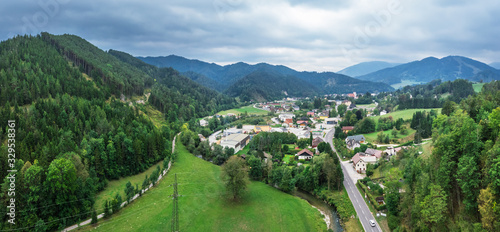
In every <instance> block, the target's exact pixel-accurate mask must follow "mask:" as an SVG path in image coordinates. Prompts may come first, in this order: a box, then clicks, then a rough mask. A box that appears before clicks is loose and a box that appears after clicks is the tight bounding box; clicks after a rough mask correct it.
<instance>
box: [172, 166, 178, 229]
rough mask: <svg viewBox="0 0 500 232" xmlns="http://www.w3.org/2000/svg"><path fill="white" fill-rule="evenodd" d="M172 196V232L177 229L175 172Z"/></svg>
mask: <svg viewBox="0 0 500 232" xmlns="http://www.w3.org/2000/svg"><path fill="white" fill-rule="evenodd" d="M172 197H173V200H174V202H173V204H172V232H177V231H179V203H178V198H179V194H178V193H177V173H176V174H175V182H174V194H172Z"/></svg>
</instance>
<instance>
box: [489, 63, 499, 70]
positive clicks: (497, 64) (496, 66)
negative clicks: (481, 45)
mask: <svg viewBox="0 0 500 232" xmlns="http://www.w3.org/2000/svg"><path fill="white" fill-rule="evenodd" d="M490 66H491V67H493V68H496V69H500V62H493V63H491V64H490Z"/></svg>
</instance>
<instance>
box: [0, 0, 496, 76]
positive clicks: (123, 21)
mask: <svg viewBox="0 0 500 232" xmlns="http://www.w3.org/2000/svg"><path fill="white" fill-rule="evenodd" d="M498 12H500V1H498V0H482V1H466V0H418V1H417V0H354V1H347V0H309V1H299V0H271V1H264V0H166V1H165V0H149V1H144V0H143V1H139V0H85V1H77V0H7V2H2V7H1V8H0V40H6V39H8V38H10V37H13V36H14V35H16V34H33V35H34V34H38V33H39V32H41V31H47V32H49V33H52V34H64V33H69V34H75V35H78V36H80V37H82V38H84V39H86V40H88V41H90V42H91V43H93V44H95V45H96V46H98V47H99V48H101V49H103V50H108V49H115V50H120V51H125V52H128V53H130V54H132V55H135V56H166V55H170V54H176V55H180V56H184V57H187V58H191V59H199V60H203V61H208V62H215V63H218V64H230V63H235V62H239V61H243V62H247V63H251V64H254V63H259V62H267V63H271V64H282V65H286V66H289V67H291V68H294V69H297V70H307V71H338V70H340V69H342V68H345V67H347V66H350V65H353V64H356V63H359V62H364V61H373V60H381V61H388V62H399V63H401V62H409V61H413V60H419V59H423V58H425V57H428V56H435V57H438V58H441V57H444V56H447V55H462V56H467V57H471V58H473V59H477V60H480V61H483V62H485V63H491V62H500V42H499V41H500V39H499V38H500V17H499V16H498Z"/></svg>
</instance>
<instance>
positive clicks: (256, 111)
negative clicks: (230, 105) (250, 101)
mask: <svg viewBox="0 0 500 232" xmlns="http://www.w3.org/2000/svg"><path fill="white" fill-rule="evenodd" d="M245 112H247V113H248V114H249V115H251V114H255V115H267V113H268V112H267V111H265V110H261V109H256V108H254V107H253V105H249V106H244V107H241V108H237V109H230V110H225V111H221V112H219V113H217V114H219V115H226V114H229V113H233V114H236V115H238V114H243V113H245Z"/></svg>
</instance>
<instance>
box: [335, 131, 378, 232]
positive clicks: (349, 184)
mask: <svg viewBox="0 0 500 232" xmlns="http://www.w3.org/2000/svg"><path fill="white" fill-rule="evenodd" d="M334 134H335V128H334V129H332V130H330V132H328V134H327V135H326V137H325V139H326V141H327V142H328V143H330V146H332V149H333V150H334V151H335V153H337V150H335V147H334V146H333V135H334ZM337 156H339V154H338V153H337ZM339 159H340V157H339ZM341 164H342V172H343V173H344V187H345V189H346V190H347V194H348V195H349V198H350V199H351V202H352V205H353V206H354V209H355V210H356V214H357V215H358V218H359V221H361V225H363V229H364V230H365V231H370V232H371V231H374V232H375V231H377V232H379V231H380V232H382V229H380V226H379V224H378V223H377V220H375V217H373V215H372V213H371V212H370V209H369V208H368V206H367V205H366V202H365V201H364V200H363V197H362V196H361V194H360V193H359V191H358V188H356V185H354V182H353V181H352V179H351V177H350V176H349V173H347V170H346V169H347V168H352V167H351V166H350V165H349V166H346V165H345V164H343V163H342V162H341ZM370 220H373V221H375V226H374V227H372V226H371V225H370Z"/></svg>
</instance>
